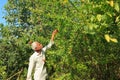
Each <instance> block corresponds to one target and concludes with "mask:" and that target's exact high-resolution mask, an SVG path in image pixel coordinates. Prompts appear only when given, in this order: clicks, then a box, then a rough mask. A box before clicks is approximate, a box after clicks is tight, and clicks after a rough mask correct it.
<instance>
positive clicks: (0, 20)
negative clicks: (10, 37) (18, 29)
mask: <svg viewBox="0 0 120 80" xmlns="http://www.w3.org/2000/svg"><path fill="white" fill-rule="evenodd" d="M6 3H7V0H0V23H3V24H4V25H5V24H6V22H5V19H4V18H2V17H3V16H4V15H5V13H4V12H5V10H4V8H3V7H4V5H5V4H6Z"/></svg>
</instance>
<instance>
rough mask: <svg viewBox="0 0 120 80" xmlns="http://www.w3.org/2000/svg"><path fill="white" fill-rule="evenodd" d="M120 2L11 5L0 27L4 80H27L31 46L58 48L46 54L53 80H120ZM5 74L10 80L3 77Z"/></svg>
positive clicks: (28, 0)
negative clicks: (51, 41) (51, 43)
mask: <svg viewBox="0 0 120 80" xmlns="http://www.w3.org/2000/svg"><path fill="white" fill-rule="evenodd" d="M119 4H120V1H119V0H116V1H113V0H111V1H104V0H96V1H92V0H59V1H57V0H49V1H47V0H34V1H33V0H8V3H7V4H6V5H5V9H6V11H7V13H6V16H5V19H6V21H7V22H8V25H7V26H3V25H0V28H1V29H0V33H1V37H2V38H1V39H0V42H1V43H0V45H1V46H0V52H1V55H0V58H1V60H0V64H1V65H0V67H1V69H0V72H2V73H1V74H0V78H3V79H5V80H6V79H9V80H16V79H17V80H25V79H26V74H27V68H28V60H29V57H30V55H31V54H32V53H33V51H32V50H31V48H30V46H29V44H28V42H29V41H40V42H41V43H42V44H43V45H46V44H47V43H48V42H49V39H50V37H51V33H52V31H53V30H54V29H58V30H59V33H58V35H57V36H56V37H55V45H54V46H53V47H52V49H50V50H48V51H47V53H46V58H47V61H46V66H47V69H48V70H47V71H48V74H49V76H48V78H49V79H50V80H84V79H85V80H118V79H120V64H119V63H120V54H119V52H120V41H119V40H120V14H119V13H120V10H119V8H120V5H119ZM3 73H4V75H3Z"/></svg>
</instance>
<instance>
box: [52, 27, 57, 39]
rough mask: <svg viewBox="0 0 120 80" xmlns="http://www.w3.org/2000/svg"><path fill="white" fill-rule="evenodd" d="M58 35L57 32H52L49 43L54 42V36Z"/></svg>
mask: <svg viewBox="0 0 120 80" xmlns="http://www.w3.org/2000/svg"><path fill="white" fill-rule="evenodd" d="M57 33H58V30H57V29H55V30H54V31H53V32H52V36H51V41H54V37H55V35H56V34H57Z"/></svg>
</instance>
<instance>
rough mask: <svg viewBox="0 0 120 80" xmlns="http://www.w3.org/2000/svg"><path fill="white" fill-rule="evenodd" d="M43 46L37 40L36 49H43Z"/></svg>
mask: <svg viewBox="0 0 120 80" xmlns="http://www.w3.org/2000/svg"><path fill="white" fill-rule="evenodd" d="M42 48H43V46H42V44H40V43H38V42H36V48H35V50H41V49H42Z"/></svg>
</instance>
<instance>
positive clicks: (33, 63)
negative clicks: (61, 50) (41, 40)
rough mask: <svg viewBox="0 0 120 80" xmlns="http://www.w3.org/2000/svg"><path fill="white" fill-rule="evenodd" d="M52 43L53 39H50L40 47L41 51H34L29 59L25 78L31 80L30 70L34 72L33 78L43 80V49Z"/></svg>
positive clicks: (44, 75)
mask: <svg viewBox="0 0 120 80" xmlns="http://www.w3.org/2000/svg"><path fill="white" fill-rule="evenodd" d="M53 44H54V42H53V41H50V42H49V44H48V45H47V46H45V47H44V48H42V51H41V53H37V52H34V53H33V54H32V55H31V57H30V59H29V67H28V73H27V80H32V71H33V69H34V70H35V72H34V80H45V79H46V76H47V72H46V68H45V67H44V64H45V51H46V50H47V49H49V48H51V46H52V45H53Z"/></svg>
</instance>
